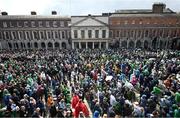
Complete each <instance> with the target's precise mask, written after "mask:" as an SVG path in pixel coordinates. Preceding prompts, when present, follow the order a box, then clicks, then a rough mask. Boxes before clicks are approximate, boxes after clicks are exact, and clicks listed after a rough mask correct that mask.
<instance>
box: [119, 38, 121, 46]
mask: <svg viewBox="0 0 180 118" xmlns="http://www.w3.org/2000/svg"><path fill="white" fill-rule="evenodd" d="M119 47H120V48H121V40H119Z"/></svg>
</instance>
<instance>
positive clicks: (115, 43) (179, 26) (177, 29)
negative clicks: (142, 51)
mask: <svg viewBox="0 0 180 118" xmlns="http://www.w3.org/2000/svg"><path fill="white" fill-rule="evenodd" d="M109 30H110V38H111V39H112V43H111V47H117V48H119V47H124V48H146V49H147V48H150V49H158V48H160V49H163V48H164V49H167V48H176V49H177V48H179V49H180V40H178V39H179V38H180V15H178V14H177V13H175V12H173V11H172V10H170V9H169V8H166V6H165V4H162V3H156V4H153V7H152V10H151V9H145V10H143V9H142V10H117V11H115V12H114V13H111V15H110V16H109Z"/></svg>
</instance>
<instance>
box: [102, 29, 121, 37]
mask: <svg viewBox="0 0 180 118" xmlns="http://www.w3.org/2000/svg"><path fill="white" fill-rule="evenodd" d="M118 34H119V33H118ZM102 38H106V30H102Z"/></svg>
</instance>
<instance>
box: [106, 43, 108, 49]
mask: <svg viewBox="0 0 180 118" xmlns="http://www.w3.org/2000/svg"><path fill="white" fill-rule="evenodd" d="M106 49H108V41H107V42H106Z"/></svg>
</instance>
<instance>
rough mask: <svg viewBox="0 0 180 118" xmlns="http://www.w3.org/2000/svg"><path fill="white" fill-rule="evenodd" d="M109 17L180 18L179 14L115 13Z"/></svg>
mask: <svg viewBox="0 0 180 118" xmlns="http://www.w3.org/2000/svg"><path fill="white" fill-rule="evenodd" d="M109 17H180V15H178V14H156V13H152V14H140V13H139V14H126V13H124V14H123V13H121V14H118V13H114V14H111V15H110V16H109Z"/></svg>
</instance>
